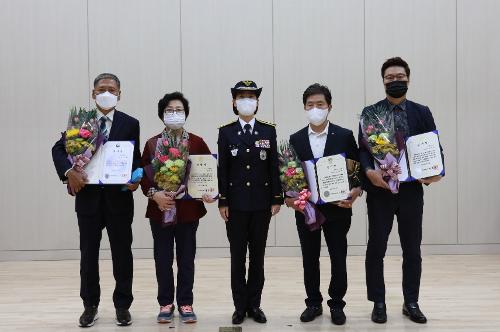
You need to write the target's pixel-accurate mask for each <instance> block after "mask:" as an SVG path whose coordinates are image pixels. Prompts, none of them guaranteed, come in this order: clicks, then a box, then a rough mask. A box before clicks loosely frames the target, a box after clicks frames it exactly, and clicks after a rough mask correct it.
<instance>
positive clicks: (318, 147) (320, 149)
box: [308, 121, 330, 158]
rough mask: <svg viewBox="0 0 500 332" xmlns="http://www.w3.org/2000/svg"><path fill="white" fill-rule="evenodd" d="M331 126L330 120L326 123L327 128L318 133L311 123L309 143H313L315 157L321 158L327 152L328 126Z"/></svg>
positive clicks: (312, 148)
mask: <svg viewBox="0 0 500 332" xmlns="http://www.w3.org/2000/svg"><path fill="white" fill-rule="evenodd" d="M329 127H330V121H328V123H327V124H326V127H325V129H323V131H322V132H320V133H317V132H315V131H314V130H312V128H311V125H309V129H308V134H309V144H310V145H311V150H312V153H313V156H314V158H321V157H323V154H324V153H325V145H326V139H327V138H328V128H329Z"/></svg>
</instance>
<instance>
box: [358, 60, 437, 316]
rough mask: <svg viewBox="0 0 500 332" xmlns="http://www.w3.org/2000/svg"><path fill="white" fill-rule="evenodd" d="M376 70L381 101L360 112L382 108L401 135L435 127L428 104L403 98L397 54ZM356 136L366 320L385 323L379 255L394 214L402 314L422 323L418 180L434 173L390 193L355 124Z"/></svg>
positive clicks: (404, 77) (403, 66)
mask: <svg viewBox="0 0 500 332" xmlns="http://www.w3.org/2000/svg"><path fill="white" fill-rule="evenodd" d="M381 74H382V78H383V83H384V86H385V91H386V99H384V100H382V101H379V102H378V103H377V104H375V105H372V106H368V107H366V108H365V109H364V110H363V112H365V111H366V110H367V109H369V108H371V107H385V108H386V109H387V111H388V112H391V113H392V116H393V118H394V127H395V131H396V132H399V133H400V134H401V136H402V137H403V138H407V137H409V136H413V135H418V134H422V133H426V132H430V131H433V130H436V125H435V124H434V119H433V117H432V114H431V111H430V110H429V108H428V107H427V106H423V105H420V104H417V103H414V102H412V101H410V100H407V99H406V92H407V90H408V84H409V80H410V68H409V66H408V64H407V63H406V62H405V61H404V60H403V59H401V58H399V57H396V58H391V59H388V60H387V61H386V62H385V63H384V64H383V65H382V69H381ZM363 114H364V113H363ZM363 114H362V116H363ZM358 139H359V145H360V160H361V167H362V169H363V170H364V173H365V175H366V181H364V184H363V186H364V189H365V190H366V191H367V197H366V203H367V206H368V223H369V232H368V233H369V234H368V236H369V238H368V247H367V249H366V262H365V265H366V285H367V290H368V300H370V301H372V302H374V306H373V311H372V316H371V319H372V321H374V322H376V323H385V322H386V321H387V313H386V305H385V284H384V256H385V252H386V249H387V240H388V238H389V234H390V232H391V229H392V223H393V219H394V215H396V216H397V218H398V232H399V238H400V241H401V247H402V249H403V295H404V304H403V314H404V315H406V316H409V317H410V319H411V320H412V321H414V322H417V323H426V322H427V319H426V317H425V315H424V314H423V313H422V312H421V311H420V308H419V305H418V295H419V288H420V276H421V273H422V258H421V255H420V243H421V241H422V214H423V208H424V192H423V188H422V183H423V184H426V185H429V184H431V183H433V182H437V181H439V180H440V178H441V177H440V176H435V177H430V178H426V179H421V180H419V181H413V182H404V183H401V184H400V185H399V193H397V194H393V193H392V192H391V191H390V190H389V185H388V184H387V183H386V182H385V181H384V179H383V177H382V171H381V170H380V169H378V170H375V164H374V158H373V156H372V154H371V153H370V152H369V150H368V148H367V146H366V144H364V143H363V133H362V131H361V126H360V128H359V137H358Z"/></svg>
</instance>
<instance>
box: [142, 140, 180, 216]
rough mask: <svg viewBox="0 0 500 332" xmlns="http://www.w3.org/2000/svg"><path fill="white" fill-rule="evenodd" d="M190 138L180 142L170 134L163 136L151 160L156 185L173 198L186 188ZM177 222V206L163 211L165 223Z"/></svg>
mask: <svg viewBox="0 0 500 332" xmlns="http://www.w3.org/2000/svg"><path fill="white" fill-rule="evenodd" d="M188 159H189V138H188V137H183V139H181V140H180V141H179V142H177V143H176V142H175V140H174V139H173V138H171V137H169V136H162V137H161V138H159V139H158V141H157V144H156V151H155V156H154V158H153V160H152V162H151V165H152V167H153V170H154V177H153V180H154V182H155V184H156V186H157V187H158V188H160V189H162V190H164V191H165V193H166V194H167V195H169V196H170V197H172V198H175V197H177V195H179V194H181V193H182V192H184V191H185V190H186V185H185V181H184V180H185V179H187V177H186V174H187V171H188ZM175 222H176V209H175V207H174V208H173V209H171V210H169V211H165V212H164V213H163V223H164V224H171V223H175Z"/></svg>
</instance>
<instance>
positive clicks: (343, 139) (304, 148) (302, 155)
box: [290, 123, 359, 219]
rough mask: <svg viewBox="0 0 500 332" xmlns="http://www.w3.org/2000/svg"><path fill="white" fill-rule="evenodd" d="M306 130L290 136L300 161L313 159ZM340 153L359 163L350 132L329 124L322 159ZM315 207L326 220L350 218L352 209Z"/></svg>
mask: <svg viewBox="0 0 500 332" xmlns="http://www.w3.org/2000/svg"><path fill="white" fill-rule="evenodd" d="M308 130H309V126H306V127H304V128H302V129H301V130H299V131H298V132H296V133H295V134H292V135H291V136H290V144H291V145H292V146H293V149H294V150H295V152H297V156H298V157H299V159H300V160H301V161H307V160H311V159H314V155H313V152H312V150H311V144H310V143H309V133H308ZM340 153H345V154H346V157H347V158H348V159H352V160H356V161H359V154H358V146H357V145H356V140H355V139H354V135H353V133H352V131H351V130H349V129H345V128H342V127H340V126H337V125H334V124H333V123H330V124H329V125H328V137H327V139H326V143H325V151H324V152H323V157H325V156H332V155H336V154H340ZM317 207H318V209H319V210H320V211H321V213H323V215H324V216H325V217H326V218H327V219H333V218H335V217H350V216H351V215H352V209H346V208H341V207H339V206H337V205H335V204H329V203H327V204H320V205H317ZM295 216H296V217H298V218H304V215H303V214H302V213H300V212H297V211H296V212H295Z"/></svg>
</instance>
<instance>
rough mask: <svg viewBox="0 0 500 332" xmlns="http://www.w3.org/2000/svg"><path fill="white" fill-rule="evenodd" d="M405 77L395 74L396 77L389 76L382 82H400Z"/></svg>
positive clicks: (404, 75)
mask: <svg viewBox="0 0 500 332" xmlns="http://www.w3.org/2000/svg"><path fill="white" fill-rule="evenodd" d="M407 77H408V76H406V74H396V75H392V74H389V75H386V76H384V80H387V81H402V80H404V79H405V78H407Z"/></svg>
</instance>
